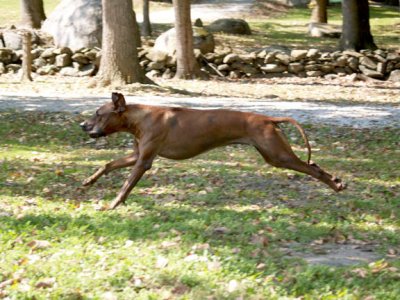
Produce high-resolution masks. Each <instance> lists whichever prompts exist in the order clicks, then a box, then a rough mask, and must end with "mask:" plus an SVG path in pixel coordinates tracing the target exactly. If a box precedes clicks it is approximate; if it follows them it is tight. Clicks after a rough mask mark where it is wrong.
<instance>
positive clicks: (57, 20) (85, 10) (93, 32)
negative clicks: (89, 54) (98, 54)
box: [42, 0, 102, 50]
mask: <svg viewBox="0 0 400 300" xmlns="http://www.w3.org/2000/svg"><path fill="white" fill-rule="evenodd" d="M42 31H44V32H46V33H48V34H50V35H51V36H52V37H53V39H54V43H55V44H56V46H57V47H69V48H71V49H72V50H77V49H80V48H82V47H90V48H92V47H100V46H101V38H102V5H101V0H62V1H61V2H60V3H59V4H58V5H57V7H56V8H55V9H54V11H53V12H52V13H51V15H50V16H49V17H48V18H47V20H46V21H44V23H43V26H42Z"/></svg>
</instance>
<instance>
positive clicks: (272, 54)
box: [264, 52, 277, 64]
mask: <svg viewBox="0 0 400 300" xmlns="http://www.w3.org/2000/svg"><path fill="white" fill-rule="evenodd" d="M276 54H277V52H270V53H267V55H266V56H265V58H264V63H266V64H271V63H274V62H275V56H276Z"/></svg>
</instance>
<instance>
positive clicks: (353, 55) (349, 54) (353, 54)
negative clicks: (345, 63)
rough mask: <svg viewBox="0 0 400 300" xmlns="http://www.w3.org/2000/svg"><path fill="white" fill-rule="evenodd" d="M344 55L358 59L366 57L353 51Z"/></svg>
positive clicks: (346, 51)
mask: <svg viewBox="0 0 400 300" xmlns="http://www.w3.org/2000/svg"><path fill="white" fill-rule="evenodd" d="M343 55H348V56H352V57H357V58H360V57H364V55H362V54H361V53H359V52H356V51H351V50H345V51H343Z"/></svg>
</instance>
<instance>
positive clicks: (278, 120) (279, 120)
mask: <svg viewBox="0 0 400 300" xmlns="http://www.w3.org/2000/svg"><path fill="white" fill-rule="evenodd" d="M271 120H272V122H274V123H291V124H293V125H294V126H295V127H296V128H297V129H298V130H299V131H300V134H301V136H302V137H303V140H304V142H305V143H306V146H307V150H308V159H307V163H308V164H310V161H311V146H310V143H309V142H308V138H307V135H306V133H305V132H304V129H303V128H302V127H301V126H300V124H299V123H297V121H296V120H295V119H292V118H289V117H272V118H271Z"/></svg>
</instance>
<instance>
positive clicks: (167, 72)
mask: <svg viewBox="0 0 400 300" xmlns="http://www.w3.org/2000/svg"><path fill="white" fill-rule="evenodd" d="M174 75H175V74H174V73H173V72H172V71H171V69H169V68H167V69H165V71H164V73H163V74H162V76H161V77H162V78H164V79H171V78H173V77H174Z"/></svg>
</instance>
